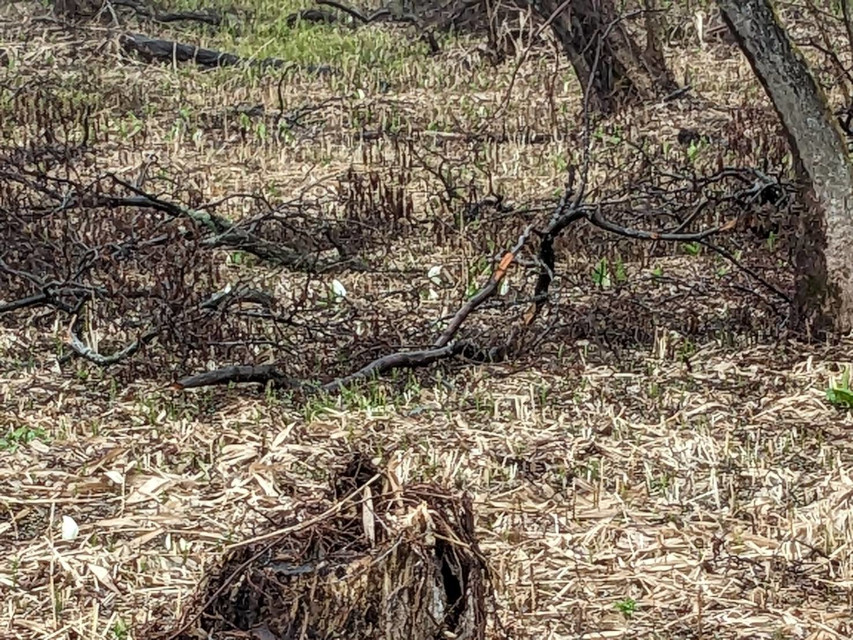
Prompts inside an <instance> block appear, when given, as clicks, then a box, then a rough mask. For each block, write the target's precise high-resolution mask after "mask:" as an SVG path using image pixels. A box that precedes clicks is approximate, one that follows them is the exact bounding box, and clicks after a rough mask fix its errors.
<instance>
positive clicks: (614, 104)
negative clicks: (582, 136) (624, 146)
mask: <svg viewBox="0 0 853 640" xmlns="http://www.w3.org/2000/svg"><path fill="white" fill-rule="evenodd" d="M516 5H518V6H519V7H522V8H526V7H529V8H530V9H532V10H533V12H534V13H535V14H536V15H537V17H538V18H539V19H541V20H545V21H550V25H551V30H552V31H553V33H554V36H555V37H556V38H557V40H558V41H559V42H560V45H561V46H562V48H563V51H564V52H565V53H566V56H567V57H568V58H569V61H570V62H571V63H572V67H573V68H574V70H575V73H576V74H577V76H578V80H580V83H581V85H582V86H583V88H584V91H589V95H590V103H591V106H592V107H593V108H595V109H597V110H599V111H603V112H610V111H614V110H616V109H617V108H618V107H619V106H620V105H622V104H625V103H626V102H630V101H632V100H635V99H642V100H646V99H651V98H654V97H656V96H659V95H662V94H666V93H670V92H671V91H673V90H674V89H675V88H676V86H675V82H674V81H673V79H672V76H671V74H670V73H669V72H668V70H667V68H666V65H665V64H664V62H663V56H662V54H660V51H655V46H652V47H651V49H650V50H649V49H647V50H645V51H644V50H643V48H642V47H641V46H640V45H639V44H638V43H637V41H636V40H635V39H634V37H633V36H632V35H631V34H630V33H629V31H628V29H627V27H626V23H625V18H624V16H621V15H620V14H619V13H618V12H617V11H616V8H615V6H614V3H613V0H572V2H570V3H566V2H563V0H516ZM651 37H652V38H653V37H654V35H652V36H651Z"/></svg>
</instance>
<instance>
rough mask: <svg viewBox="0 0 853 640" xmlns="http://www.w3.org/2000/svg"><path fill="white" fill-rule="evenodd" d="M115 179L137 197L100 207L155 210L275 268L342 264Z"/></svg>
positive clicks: (100, 199)
mask: <svg viewBox="0 0 853 640" xmlns="http://www.w3.org/2000/svg"><path fill="white" fill-rule="evenodd" d="M112 178H113V180H115V181H116V182H117V183H119V184H121V185H122V186H124V187H125V188H127V189H128V190H130V191H132V192H133V193H135V194H137V195H135V196H130V197H121V196H109V195H100V196H96V197H95V200H96V203H97V204H101V205H105V206H109V207H140V208H151V209H155V210H157V211H162V212H163V213H166V214H168V215H170V216H172V217H174V218H185V219H189V220H192V221H193V222H195V223H196V224H198V225H199V226H201V227H202V228H205V229H207V230H208V231H210V232H211V233H212V234H214V235H212V236H211V237H209V238H206V239H205V240H204V244H206V245H208V246H214V247H228V248H231V249H239V250H241V251H245V252H247V253H251V254H252V255H255V256H257V257H259V258H261V259H262V260H265V261H267V262H270V263H272V264H278V265H281V266H285V267H289V268H292V269H297V270H301V271H306V272H310V273H316V272H319V271H324V270H326V269H329V268H331V267H333V266H336V265H337V264H339V263H340V262H341V260H332V259H326V260H321V259H320V258H319V256H316V255H310V254H306V253H302V252H299V251H296V250H294V249H290V248H287V247H283V246H281V245H280V244H277V243H273V242H270V241H268V240H265V239H263V238H260V237H258V236H257V235H255V234H254V233H252V232H251V231H248V230H246V229H243V228H241V227H239V226H238V225H236V224H234V223H233V222H231V221H230V220H228V219H227V218H224V217H222V216H219V215H216V214H214V213H209V212H207V211H201V210H197V209H189V208H186V207H183V206H181V205H178V204H175V203H173V202H169V201H167V200H163V199H161V198H158V197H156V196H154V195H151V194H149V193H146V192H145V191H143V190H141V189H139V188H137V187H136V186H134V185H132V184H130V183H129V182H127V181H125V180H122V179H121V178H119V177H117V176H115V175H113V176H112Z"/></svg>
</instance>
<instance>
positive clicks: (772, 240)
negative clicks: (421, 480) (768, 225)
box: [767, 231, 779, 253]
mask: <svg viewBox="0 0 853 640" xmlns="http://www.w3.org/2000/svg"><path fill="white" fill-rule="evenodd" d="M778 240H779V236H777V235H776V233H775V232H774V231H771V232H770V234H769V235H768V236H767V250H768V251H770V252H771V253H772V252H773V251H775V250H776V242H777V241H778Z"/></svg>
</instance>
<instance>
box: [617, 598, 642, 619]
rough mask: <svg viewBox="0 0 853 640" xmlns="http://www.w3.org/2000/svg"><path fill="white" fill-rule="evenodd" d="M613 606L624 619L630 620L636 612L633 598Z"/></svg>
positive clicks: (635, 603)
mask: <svg viewBox="0 0 853 640" xmlns="http://www.w3.org/2000/svg"><path fill="white" fill-rule="evenodd" d="M614 606H615V607H616V610H617V611H618V612H619V613H621V614H622V615H623V616H625V618H626V619H628V618H631V617H632V616H633V615H634V613H636V611H637V601H636V600H634V598H624V599H622V600H618V601H617V602H616V604H615V605H614Z"/></svg>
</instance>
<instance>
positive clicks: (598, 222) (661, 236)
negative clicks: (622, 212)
mask: <svg viewBox="0 0 853 640" xmlns="http://www.w3.org/2000/svg"><path fill="white" fill-rule="evenodd" d="M584 217H585V218H586V219H587V220H589V221H590V222H591V223H592V224H594V225H595V226H596V227H598V228H599V229H604V230H605V231H609V232H611V233H615V234H617V235H620V236H624V237H626V238H632V239H634V240H665V241H667V242H699V241H701V240H705V239H707V238H710V237H711V236H714V235H717V234H719V233H722V232H724V231H729V230H731V229H733V228H734V226H735V224H736V223H737V220H736V219H734V218H733V219H731V220H729V221H728V222H726V223H725V224H723V225H721V226H719V227H714V228H712V229H705V230H703V231H697V232H696V233H667V232H665V231H661V232H658V231H644V230H642V229H632V228H630V227H623V226H621V225H618V224H615V223H613V222H610V221H609V220H605V219H604V217H603V216H602V215H601V207H600V206H596V207H593V208H590V210H589V211H588V212H587V213H586V215H585V216H584Z"/></svg>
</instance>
